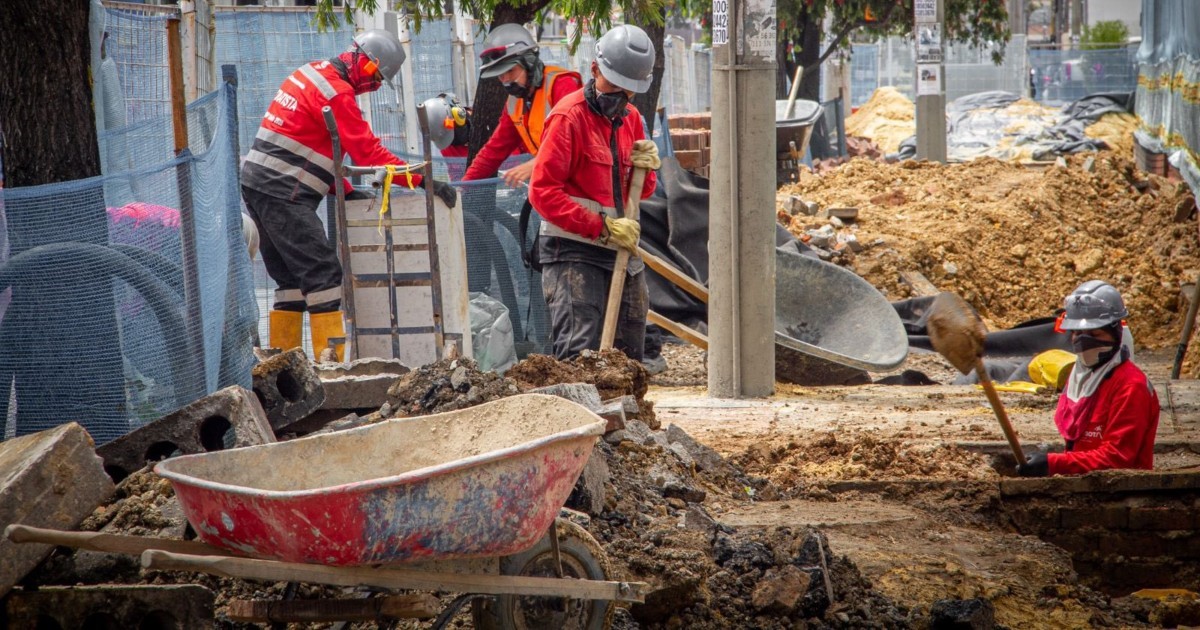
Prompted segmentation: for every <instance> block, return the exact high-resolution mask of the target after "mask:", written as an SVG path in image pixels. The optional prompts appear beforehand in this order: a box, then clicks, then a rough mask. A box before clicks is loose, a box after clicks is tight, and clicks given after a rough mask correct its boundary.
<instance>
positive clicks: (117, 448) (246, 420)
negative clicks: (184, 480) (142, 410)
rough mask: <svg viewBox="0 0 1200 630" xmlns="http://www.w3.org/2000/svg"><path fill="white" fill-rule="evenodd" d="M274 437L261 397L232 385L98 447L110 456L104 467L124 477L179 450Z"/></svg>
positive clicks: (214, 447)
mask: <svg viewBox="0 0 1200 630" xmlns="http://www.w3.org/2000/svg"><path fill="white" fill-rule="evenodd" d="M274 441H275V434H274V432H272V431H271V425H270V424H269V423H268V422H267V415H266V412H264V411H263V408H262V405H261V404H259V402H258V398H257V397H255V395H254V394H253V393H252V392H250V391H249V390H247V389H246V388H245V387H241V386H238V385H231V386H229V387H226V388H225V389H222V390H219V391H216V392H214V393H212V394H209V395H208V396H205V397H204V398H201V399H200V400H197V401H195V402H193V403H191V404H189V405H187V406H184V407H181V408H179V409H178V410H176V411H173V412H171V413H169V414H167V415H165V416H163V417H162V418H159V419H158V420H155V421H154V422H151V423H150V424H147V425H146V426H144V427H142V428H140V429H137V430H135V431H133V432H131V433H128V434H126V435H124V436H121V437H119V438H117V439H115V440H113V441H111V442H109V443H108V444H105V445H104V446H101V447H100V448H98V449H96V452H97V453H99V454H100V456H101V457H103V458H104V470H105V471H107V472H108V474H109V476H111V477H112V478H113V479H115V480H117V481H120V480H122V479H124V478H125V477H127V476H129V475H130V473H133V472H136V471H137V470H140V469H141V468H142V467H143V466H145V465H146V464H147V463H152V462H156V461H159V460H161V459H165V458H167V457H170V456H172V455H175V454H190V453H204V452H209V451H219V450H222V449H226V448H234V447H238V446H252V445H255V444H265V443H267V442H274Z"/></svg>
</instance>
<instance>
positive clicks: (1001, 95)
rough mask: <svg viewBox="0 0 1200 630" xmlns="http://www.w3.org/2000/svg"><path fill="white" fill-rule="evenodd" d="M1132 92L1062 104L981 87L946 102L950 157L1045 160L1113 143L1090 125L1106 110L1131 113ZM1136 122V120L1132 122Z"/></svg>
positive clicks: (904, 149) (906, 149) (907, 152)
mask: <svg viewBox="0 0 1200 630" xmlns="http://www.w3.org/2000/svg"><path fill="white" fill-rule="evenodd" d="M1129 96H1130V95H1128V94H1094V95H1091V96H1087V97H1084V98H1082V99H1079V100H1078V101H1074V102H1072V103H1068V104H1067V105H1065V106H1063V107H1062V108H1061V109H1056V108H1052V107H1047V106H1044V105H1041V104H1038V103H1035V102H1033V101H1030V100H1029V99H1025V98H1021V97H1019V96H1017V95H1016V94H1011V93H1008V92H982V93H979V94H972V95H971V96H964V97H962V98H959V99H956V100H955V101H953V102H952V103H950V104H949V105H948V106H947V107H946V118H947V132H946V133H947V136H946V144H947V154H948V157H949V159H950V160H951V161H956V162H965V161H968V160H973V159H976V158H980V157H993V158H996V159H1000V160H1012V161H1022V162H1028V161H1042V160H1047V159H1051V158H1052V157H1053V156H1055V155H1061V154H1065V153H1075V152H1079V151H1096V150H1100V149H1105V148H1111V147H1110V146H1109V144H1108V143H1106V142H1105V141H1104V140H1103V139H1102V138H1096V137H1092V136H1091V135H1089V133H1088V127H1089V126H1091V125H1093V124H1095V123H1096V122H1098V121H1099V120H1100V119H1101V117H1103V116H1104V115H1106V114H1118V115H1125V116H1129V112H1128V109H1127V108H1128V103H1129ZM1128 125H1129V126H1130V127H1132V125H1133V122H1132V119H1131V120H1130V121H1129V122H1128ZM898 153H899V157H901V158H911V157H914V156H915V155H916V138H915V137H912V138H909V139H907V140H905V141H904V142H902V143H901V144H900V150H899V152H898Z"/></svg>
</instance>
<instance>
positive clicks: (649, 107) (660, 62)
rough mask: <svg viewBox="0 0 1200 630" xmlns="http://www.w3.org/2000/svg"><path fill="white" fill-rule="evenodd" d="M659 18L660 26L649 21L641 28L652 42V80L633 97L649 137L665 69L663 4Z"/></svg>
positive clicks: (664, 9) (652, 129)
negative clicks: (641, 91) (645, 88)
mask: <svg viewBox="0 0 1200 630" xmlns="http://www.w3.org/2000/svg"><path fill="white" fill-rule="evenodd" d="M659 16H660V17H661V19H662V24H658V25H654V24H650V23H649V22H650V20H646V21H645V22H646V26H643V27H641V28H642V29H643V30H645V31H646V34H647V35H649V36H650V41H652V42H654V78H653V80H652V81H651V82H650V89H648V90H646V91H645V92H644V93H642V94H636V95H634V97H633V106H634V107H636V108H637V110H638V113H640V114H641V115H642V118H643V119H644V120H645V121H646V129H647V133H649V134H650V135H651V136H653V135H654V123H655V122H656V121H655V115H656V114H657V113H658V95H659V94H660V93H661V92H662V81H663V69H664V68H666V67H667V64H666V61H667V60H666V52H665V50H664V49H663V39H664V38H665V37H666V34H667V24H666V19H667V7H666V5H665V4H664V5H663V6H662V7H661V8H660V9H659ZM688 83H691V81H688Z"/></svg>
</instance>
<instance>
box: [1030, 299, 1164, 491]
mask: <svg viewBox="0 0 1200 630" xmlns="http://www.w3.org/2000/svg"><path fill="white" fill-rule="evenodd" d="M1064 306H1065V308H1066V310H1065V312H1064V313H1063V314H1062V316H1061V318H1060V322H1059V328H1060V329H1061V330H1062V331H1064V332H1068V333H1069V334H1070V335H1071V346H1072V348H1073V349H1074V351H1075V354H1076V360H1075V367H1074V368H1073V369H1072V370H1071V375H1070V377H1068V380H1067V387H1066V389H1065V390H1064V391H1063V393H1062V395H1061V396H1060V397H1059V399H1058V407H1057V408H1056V409H1055V410H1054V424H1055V425H1056V426H1057V427H1058V432H1059V434H1061V435H1062V436H1063V439H1064V440H1065V441H1066V451H1065V452H1063V453H1039V454H1037V455H1033V456H1031V457H1029V458H1028V461H1027V462H1025V463H1024V464H1021V465H1019V466H1017V474H1019V475H1020V476H1022V477H1045V476H1047V475H1078V474H1083V473H1087V472H1091V471H1093V470H1108V469H1115V468H1137V469H1143V470H1150V469H1152V468H1154V437H1155V433H1156V432H1157V431H1158V413H1159V405H1158V395H1157V394H1156V393H1155V391H1154V387H1153V386H1152V385H1151V384H1150V381H1149V379H1147V378H1146V374H1145V373H1144V372H1142V370H1141V369H1139V368H1138V367H1137V366H1136V365H1134V363H1133V361H1132V345H1133V342H1132V337H1131V336H1130V335H1129V333H1128V331H1127V330H1126V329H1125V327H1124V325H1123V320H1124V319H1125V318H1126V317H1128V315H1129V311H1128V310H1126V308H1125V302H1124V300H1122V299H1121V294H1120V292H1118V291H1117V289H1116V288H1115V287H1113V286H1112V285H1110V284H1108V283H1107V282H1103V281H1100V280H1089V281H1087V282H1084V283H1083V284H1081V285H1079V288H1077V289H1075V291H1074V292H1073V293H1071V295H1068V296H1067V298H1066V301H1065V304H1064Z"/></svg>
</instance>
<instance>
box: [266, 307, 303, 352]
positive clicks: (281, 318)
mask: <svg viewBox="0 0 1200 630" xmlns="http://www.w3.org/2000/svg"><path fill="white" fill-rule="evenodd" d="M303 325H304V312H303V311H278V310H272V311H271V318H270V326H271V328H270V339H269V341H270V344H271V347H272V348H279V349H280V350H282V351H284V352H287V351H288V350H291V349H292V348H299V347H300V343H301V342H300V329H301V327H303Z"/></svg>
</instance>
